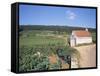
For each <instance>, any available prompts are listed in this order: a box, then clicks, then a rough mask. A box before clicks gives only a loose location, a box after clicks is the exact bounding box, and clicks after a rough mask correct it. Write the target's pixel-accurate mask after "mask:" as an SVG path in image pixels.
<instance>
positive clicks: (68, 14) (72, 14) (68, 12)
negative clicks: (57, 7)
mask: <svg viewBox="0 0 100 76" xmlns="http://www.w3.org/2000/svg"><path fill="white" fill-rule="evenodd" d="M67 18H68V19H70V20H74V19H75V18H76V14H75V13H74V12H72V11H70V10H68V11H67Z"/></svg>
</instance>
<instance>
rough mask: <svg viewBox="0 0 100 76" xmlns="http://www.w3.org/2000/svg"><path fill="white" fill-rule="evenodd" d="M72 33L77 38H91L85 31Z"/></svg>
mask: <svg viewBox="0 0 100 76" xmlns="http://www.w3.org/2000/svg"><path fill="white" fill-rule="evenodd" d="M73 33H74V35H76V36H77V37H91V33H90V32H89V31H86V30H75V31H73Z"/></svg>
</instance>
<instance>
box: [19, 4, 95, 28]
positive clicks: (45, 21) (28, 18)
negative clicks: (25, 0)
mask: <svg viewBox="0 0 100 76" xmlns="http://www.w3.org/2000/svg"><path fill="white" fill-rule="evenodd" d="M19 24H20V25H58V26H73V27H86V28H88V27H89V28H95V27H96V9H93V8H92V9H90V8H72V7H54V6H37V5H20V6H19Z"/></svg>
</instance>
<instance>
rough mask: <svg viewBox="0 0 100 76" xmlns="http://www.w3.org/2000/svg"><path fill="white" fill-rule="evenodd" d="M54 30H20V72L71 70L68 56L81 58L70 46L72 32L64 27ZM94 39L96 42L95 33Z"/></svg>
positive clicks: (37, 28)
mask: <svg viewBox="0 0 100 76" xmlns="http://www.w3.org/2000/svg"><path fill="white" fill-rule="evenodd" d="M40 28H41V30H40ZM52 28H53V27H52ZM52 28H51V27H49V28H47V27H46V28H42V27H35V28H33V29H32V28H30V27H27V28H25V27H24V29H21V30H20V32H19V35H20V37H19V71H37V70H56V69H70V63H69V62H70V61H68V59H66V58H67V56H71V57H72V56H73V55H76V57H79V52H78V51H77V50H76V49H74V48H71V47H70V46H69V37H70V33H71V32H70V31H69V32H68V31H66V29H64V28H63V27H62V29H63V30H62V29H61V28H58V27H55V29H54V28H53V29H52ZM93 38H94V42H95V33H93ZM77 55H78V56H77Z"/></svg>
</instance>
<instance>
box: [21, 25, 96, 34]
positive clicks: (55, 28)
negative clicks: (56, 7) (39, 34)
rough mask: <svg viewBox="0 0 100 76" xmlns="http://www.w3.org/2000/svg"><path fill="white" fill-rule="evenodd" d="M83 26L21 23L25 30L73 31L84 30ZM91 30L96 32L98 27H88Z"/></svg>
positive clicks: (22, 28)
mask: <svg viewBox="0 0 100 76" xmlns="http://www.w3.org/2000/svg"><path fill="white" fill-rule="evenodd" d="M84 29H85V28H83V27H70V26H50V25H49V26H45V25H20V31H23V30H49V31H61V32H68V33H71V32H72V30H84ZM88 30H89V31H90V32H95V31H96V29H94V28H88Z"/></svg>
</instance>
